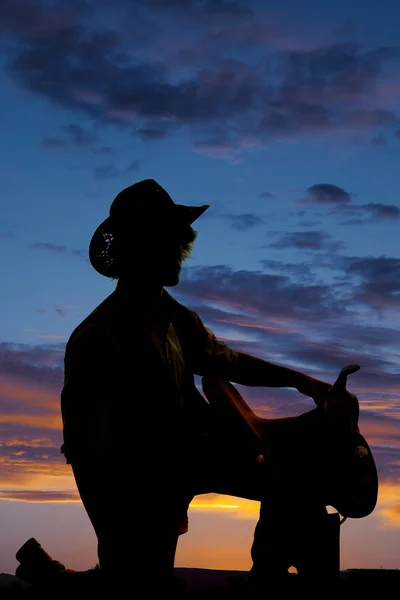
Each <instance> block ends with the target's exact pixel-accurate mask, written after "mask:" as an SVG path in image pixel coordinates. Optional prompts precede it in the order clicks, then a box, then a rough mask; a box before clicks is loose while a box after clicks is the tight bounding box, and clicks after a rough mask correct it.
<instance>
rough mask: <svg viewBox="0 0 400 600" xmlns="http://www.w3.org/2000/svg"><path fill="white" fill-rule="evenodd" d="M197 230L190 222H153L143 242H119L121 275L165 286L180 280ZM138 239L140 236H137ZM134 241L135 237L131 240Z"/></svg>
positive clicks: (142, 239) (175, 283) (143, 237)
mask: <svg viewBox="0 0 400 600" xmlns="http://www.w3.org/2000/svg"><path fill="white" fill-rule="evenodd" d="M196 237H197V231H195V230H194V229H193V227H192V226H191V225H190V224H189V223H187V222H179V221H174V222H164V223H157V224H156V223H154V224H153V225H152V227H151V228H150V229H149V230H148V231H147V232H146V236H144V235H143V232H142V233H141V236H140V241H141V242H140V244H138V243H135V244H133V245H132V243H129V242H128V240H126V241H127V243H126V244H125V243H123V242H122V241H121V242H120V244H118V254H119V259H118V262H119V264H120V267H121V275H123V276H128V277H130V278H137V279H138V281H142V282H143V281H147V282H151V283H155V284H157V285H161V286H163V287H164V286H165V287H170V286H171V287H173V286H176V285H177V284H178V283H179V280H180V275H181V269H182V263H183V262H184V261H185V260H186V259H187V258H189V256H190V254H191V251H192V247H193V243H194V241H195V239H196ZM134 238H135V240H136V242H137V241H138V240H139V235H137V236H134ZM131 241H132V240H131Z"/></svg>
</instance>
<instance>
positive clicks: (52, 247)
mask: <svg viewBox="0 0 400 600" xmlns="http://www.w3.org/2000/svg"><path fill="white" fill-rule="evenodd" d="M29 247H30V248H33V249H34V250H41V251H44V252H49V253H50V254H60V255H65V256H73V257H76V258H84V259H86V260H88V252H87V250H83V249H82V250H73V249H70V248H67V246H63V245H60V244H52V243H50V242H34V243H33V244H29Z"/></svg>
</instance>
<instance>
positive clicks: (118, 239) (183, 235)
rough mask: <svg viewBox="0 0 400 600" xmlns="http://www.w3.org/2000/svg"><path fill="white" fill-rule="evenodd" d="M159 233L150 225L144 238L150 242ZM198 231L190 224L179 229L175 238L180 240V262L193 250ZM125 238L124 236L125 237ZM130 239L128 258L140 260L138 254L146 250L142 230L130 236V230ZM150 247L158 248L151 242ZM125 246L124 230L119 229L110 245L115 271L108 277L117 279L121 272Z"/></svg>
mask: <svg viewBox="0 0 400 600" xmlns="http://www.w3.org/2000/svg"><path fill="white" fill-rule="evenodd" d="M159 235H160V232H159V229H158V228H157V227H153V228H152V227H150V228H148V230H147V235H146V239H148V240H149V243H150V244H151V241H152V239H154V238H156V239H157V238H158V237H159ZM197 235H198V232H197V231H196V230H195V229H193V227H192V226H191V225H189V224H188V226H187V227H185V228H182V229H180V230H179V238H178V239H177V240H176V241H177V242H180V248H181V257H182V262H184V261H185V260H187V259H188V258H189V256H190V255H191V253H192V250H193V244H194V242H195V240H196V238H197ZM125 239H126V238H125ZM130 239H133V241H132V243H131V251H130V252H129V257H127V258H128V260H129V261H132V257H133V256H134V255H135V253H136V256H137V260H138V261H140V256H141V255H142V254H143V252H146V249H145V248H143V241H142V240H143V239H144V235H143V232H140V233H139V232H138V234H137V235H133V236H132V232H131V234H130ZM151 247H152V249H153V250H155V249H157V250H158V248H156V244H152V246H151ZM126 248H127V245H126V243H124V232H123V231H121V232H119V233H117V234H116V235H115V237H114V239H113V241H112V244H111V247H110V252H109V253H110V256H111V258H112V259H113V261H114V262H115V273H113V274H112V275H110V276H109V279H119V278H120V276H121V274H122V272H121V271H122V269H123V264H124V262H125V261H124V257H123V255H124V254H125V253H126Z"/></svg>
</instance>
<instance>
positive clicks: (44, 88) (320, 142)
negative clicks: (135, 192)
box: [0, 0, 400, 571]
mask: <svg viewBox="0 0 400 600" xmlns="http://www.w3.org/2000/svg"><path fill="white" fill-rule="evenodd" d="M399 19H400V8H399V7H398V6H397V5H396V3H394V2H392V1H391V0H384V1H380V2H377V1H375V0H373V1H371V2H368V4H367V5H366V6H363V9H362V10H360V5H359V4H358V3H354V4H351V3H349V2H344V1H338V2H335V3H328V4H327V3H316V2H313V1H311V0H309V1H304V2H301V3H299V2H295V1H289V2H269V3H264V2H256V1H248V2H246V3H245V2H234V1H232V2H228V1H225V0H209V1H204V2H201V1H196V0H163V1H161V0H146V1H144V0H141V1H136V2H133V1H129V0H119V1H118V2H112V3H111V2H109V1H108V2H107V1H105V0H101V1H97V2H94V0H86V1H79V2H78V0H58V1H53V2H45V1H44V0H3V2H2V3H1V6H0V65H1V77H0V110H1V115H2V119H1V131H2V135H1V141H0V144H1V150H2V152H1V155H2V160H1V164H0V178H1V184H2V192H1V201H0V250H1V253H2V260H1V261H0V278H1V280H2V282H3V292H2V294H1V297H0V309H1V311H2V314H3V317H4V318H3V319H2V320H1V321H0V461H1V462H0V464H1V465H2V469H1V471H0V490H1V491H0V500H1V499H2V501H1V502H0V511H2V512H3V515H4V517H5V519H4V521H5V522H7V526H6V527H5V531H4V534H3V539H4V546H3V548H2V549H0V571H1V570H6V571H8V570H12V569H13V568H15V565H14V557H13V553H14V548H15V550H16V549H17V548H18V547H19V545H20V544H22V543H23V542H24V541H25V539H26V538H27V537H29V536H30V535H34V536H35V537H37V538H39V539H40V540H44V541H45V542H46V544H47V545H48V546H49V547H50V549H51V550H52V551H53V553H56V554H57V556H61V558H64V559H65V560H69V561H72V562H73V561H75V563H74V565H73V566H74V567H75V568H87V567H88V566H90V565H91V564H92V563H93V562H95V560H96V558H95V541H94V538H93V536H92V532H91V529H90V526H89V524H88V522H87V520H86V517H85V514H84V511H83V509H82V507H81V505H80V504H79V500H78V498H77V494H76V489H75V487H74V482H73V480H72V478H71V474H70V471H69V469H68V467H67V466H66V465H64V464H63V462H62V457H61V456H60V453H59V446H60V443H61V441H60V440H61V422H60V411H59V393H60V390H61V385H62V361H63V350H64V347H65V343H66V340H67V339H68V336H69V335H70V333H71V332H72V330H73V329H74V327H75V326H76V325H77V324H78V323H79V322H80V320H81V319H83V318H84V317H85V316H86V315H87V314H88V313H89V312H90V311H91V310H92V309H93V308H94V307H95V306H96V305H97V304H98V303H99V302H100V301H101V300H102V299H103V298H104V297H105V296H106V295H108V294H109V293H110V292H111V291H112V290H113V288H114V283H113V282H111V281H109V280H107V279H105V278H103V277H101V276H100V275H98V274H97V273H96V272H95V271H94V270H93V269H92V268H91V267H90V264H89V262H88V260H87V250H88V244H89V241H90V238H91V235H92V233H93V231H94V230H95V228H96V227H97V225H98V224H99V223H100V222H101V221H102V220H103V219H104V218H105V217H106V216H107V214H108V210H109V206H110V203H111V202H112V200H113V198H114V197H115V195H116V194H117V193H118V192H119V191H120V190H121V189H122V188H124V187H125V186H127V185H130V184H132V183H134V182H135V181H138V180H140V179H145V178H147V177H150V178H154V179H156V180H157V181H158V182H159V183H160V184H161V185H162V186H163V187H165V188H166V189H167V191H168V192H169V193H170V194H171V196H172V197H173V198H174V200H175V201H176V202H179V203H187V204H204V203H207V204H210V205H211V207H210V209H209V210H208V211H207V212H206V213H205V214H204V215H203V216H202V217H201V219H199V221H198V222H196V227H197V229H198V231H199V235H198V239H197V241H196V244H195V248H194V251H193V254H192V256H191V258H190V259H189V260H188V262H187V263H185V265H184V269H183V273H182V279H181V282H180V284H179V286H178V287H177V288H173V289H172V288H171V289H169V291H170V293H172V295H174V296H175V297H176V298H177V299H178V300H180V301H182V302H183V303H185V304H186V305H187V306H189V307H190V308H193V309H194V310H197V311H198V312H199V314H200V316H201V317H202V319H203V321H204V322H205V323H206V325H207V326H209V327H211V328H212V329H213V330H214V332H215V333H216V334H217V335H218V336H219V337H221V339H224V340H226V341H228V343H229V344H231V345H232V347H235V348H238V349H244V350H245V351H247V352H251V353H253V354H256V355H257V356H261V357H263V358H266V359H268V360H271V361H274V362H278V363H280V364H285V365H288V366H293V367H295V368H300V369H302V370H304V371H305V372H307V373H309V374H311V375H314V376H317V377H319V378H321V379H325V380H326V381H331V382H333V381H334V379H336V376H337V374H338V372H339V371H340V369H341V368H342V367H343V366H345V365H346V364H349V363H354V362H355V363H358V364H360V366H361V369H360V371H359V372H358V373H357V374H355V375H353V376H352V378H351V383H349V385H350V387H351V390H352V391H354V392H355V393H357V395H358V397H359V399H360V402H361V424H362V431H363V432H365V435H366V437H367V439H368V440H369V441H370V444H371V446H372V448H373V450H374V455H375V456H376V461H377V465H378V468H379V474H380V484H381V485H380V497H379V502H378V506H377V509H376V511H375V512H374V514H373V515H371V516H370V517H368V518H366V519H363V520H361V521H360V522H353V523H349V524H348V523H347V524H346V527H347V528H348V529H347V531H348V532H349V533H347V532H344V533H343V536H342V540H343V541H342V544H343V561H344V563H343V566H344V567H352V566H361V567H363V566H372V567H380V566H384V567H387V568H389V567H398V566H399V565H398V553H397V554H396V551H395V548H396V547H397V549H398V547H399V544H400V471H399V467H400V455H399V447H400V444H399V441H398V440H399V439H400V437H399V433H400V424H399V419H400V410H399V399H400V391H399V358H400V341H399V340H400V338H399V326H400V322H399V310H398V309H399V292H400V284H399V275H400V258H399V242H398V239H399V238H398V229H399V222H400V201H399V192H400V180H399V178H398V162H399V157H400V118H399V117H400V114H399V105H400V77H399V63H400V47H399V46H398V27H397V23H398V21H399ZM243 393H244V395H245V396H246V398H247V399H248V401H249V402H250V403H251V405H252V406H253V408H254V409H255V410H256V411H257V412H259V413H260V414H262V415H264V416H267V415H274V416H285V415H288V414H299V413H300V412H304V411H305V410H309V409H311V408H312V405H311V404H310V402H311V401H308V400H307V398H304V397H302V396H301V397H300V396H299V395H298V394H296V393H294V392H293V390H275V389H274V390H265V389H251V390H250V389H249V390H243ZM160 501H162V499H160ZM234 506H236V504H235V502H233V504H232V499H223V501H222V500H221V499H216V498H214V497H208V498H207V499H205V501H204V502H203V503H201V502H199V503H198V505H197V507H196V506H193V508H192V511H193V518H192V521H193V527H192V529H191V530H190V533H189V534H188V535H187V537H185V539H182V543H181V545H180V547H179V550H178V555H177V560H178V565H179V566H180V565H185V566H206V567H210V568H222V567H224V568H231V566H232V568H248V566H249V544H250V540H251V535H252V530H253V526H254V523H255V520H256V516H257V506H255V505H254V504H252V503H248V504H246V503H243V502H239V504H238V506H239V508H234ZM224 507H225V508H224ZM46 515H47V516H46ZM17 523H18V526H17ZM61 523H63V524H65V525H63V526H61V525H60V524H61ZM35 528H36V529H35ZM56 533H57V535H56ZM207 535H208V537H207ZM66 539H67V540H68V541H69V544H68V549H66V544H65V540H66ZM369 540H374V544H373V545H372V544H371V545H370V544H369ZM211 546H212V547H211ZM71 566H72V565H71Z"/></svg>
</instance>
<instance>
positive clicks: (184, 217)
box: [89, 204, 210, 277]
mask: <svg viewBox="0 0 400 600" xmlns="http://www.w3.org/2000/svg"><path fill="white" fill-rule="evenodd" d="M209 207H210V205H209V204H204V205H203V206H186V205H185V204H174V205H173V210H172V211H171V213H172V215H173V217H174V218H176V219H177V220H179V221H182V222H186V223H189V224H190V225H191V224H192V223H194V221H196V219H198V218H199V217H200V216H201V215H202V214H203V213H204V212H205V211H206V210H207V208H209ZM114 239H115V228H114V226H113V223H112V220H111V218H110V217H107V219H105V220H104V221H103V222H102V223H100V225H99V226H98V227H97V229H96V231H95V232H94V234H93V236H92V239H91V240H90V244H89V260H90V263H91V265H92V267H93V268H94V269H95V270H96V271H97V272H98V273H100V275H104V276H105V277H116V275H117V273H116V272H115V260H114V258H113V256H112V253H111V252H110V249H111V246H112V243H113V241H114Z"/></svg>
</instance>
